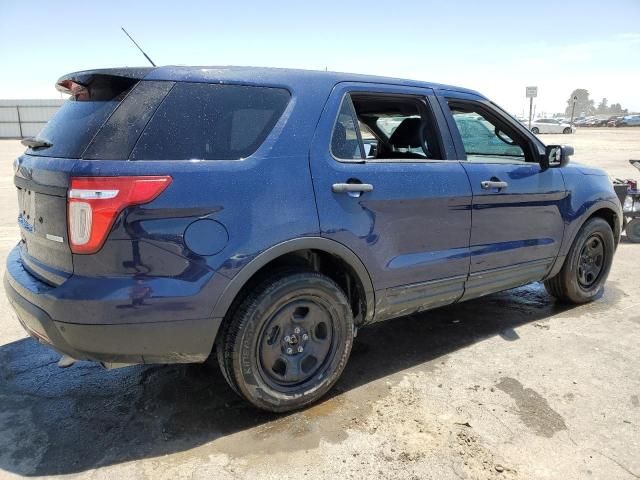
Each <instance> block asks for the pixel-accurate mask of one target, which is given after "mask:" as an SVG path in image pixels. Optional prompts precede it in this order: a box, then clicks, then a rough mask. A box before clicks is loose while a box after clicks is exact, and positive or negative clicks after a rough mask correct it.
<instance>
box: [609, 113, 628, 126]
mask: <svg viewBox="0 0 640 480" xmlns="http://www.w3.org/2000/svg"><path fill="white" fill-rule="evenodd" d="M623 119H624V115H614V116H613V117H610V118H609V120H607V127H618V126H619V125H620V122H622V120H623Z"/></svg>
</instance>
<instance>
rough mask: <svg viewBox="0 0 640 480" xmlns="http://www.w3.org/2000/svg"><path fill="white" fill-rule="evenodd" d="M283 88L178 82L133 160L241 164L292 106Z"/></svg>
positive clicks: (155, 115) (144, 135) (141, 140)
mask: <svg viewBox="0 0 640 480" xmlns="http://www.w3.org/2000/svg"><path fill="white" fill-rule="evenodd" d="M289 99H290V94H289V92H288V91H287V90H284V89H282V88H269V87H250V86H243V85H212V84H206V83H177V84H176V85H175V86H174V87H173V88H172V89H171V91H170V92H169V93H168V94H167V96H166V97H165V99H164V101H163V102H162V104H161V105H160V106H159V107H158V109H157V110H156V113H155V114H154V116H153V118H152V119H151V121H150V122H149V124H148V125H147V127H146V128H145V130H144V132H143V133H142V135H141V136H140V139H139V140H138V143H137V144H136V147H135V148H134V149H133V152H132V153H131V159H133V160H189V159H202V160H238V159H242V158H246V157H248V156H249V155H251V154H253V153H254V152H255V151H256V150H257V149H258V147H260V145H261V144H262V142H264V140H265V139H266V138H267V136H268V135H269V133H270V132H271V130H272V129H273V127H274V126H275V124H276V122H277V121H278V119H279V118H280V116H281V115H282V112H284V109H285V108H286V106H287V103H288V102H289Z"/></svg>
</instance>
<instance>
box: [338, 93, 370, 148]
mask: <svg viewBox="0 0 640 480" xmlns="http://www.w3.org/2000/svg"><path fill="white" fill-rule="evenodd" d="M331 153H333V156H334V157H336V158H338V159H340V160H360V159H362V150H361V149H360V140H359V139H358V131H357V130H356V122H355V121H354V118H353V105H352V103H351V97H349V96H348V95H347V96H345V97H344V99H343V100H342V105H341V107H340V112H338V118H337V120H336V125H335V127H333V134H332V135H331Z"/></svg>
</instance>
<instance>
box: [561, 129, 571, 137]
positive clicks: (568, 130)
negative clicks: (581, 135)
mask: <svg viewBox="0 0 640 480" xmlns="http://www.w3.org/2000/svg"><path fill="white" fill-rule="evenodd" d="M562 133H564V134H565V135H567V134H569V133H571V128H569V127H567V128H565V129H564V130H563V131H562Z"/></svg>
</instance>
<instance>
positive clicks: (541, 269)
mask: <svg viewBox="0 0 640 480" xmlns="http://www.w3.org/2000/svg"><path fill="white" fill-rule="evenodd" d="M467 97H468V96H467ZM447 105H448V107H449V112H446V113H447V114H448V113H450V114H451V115H452V118H453V122H452V125H453V126H454V127H453V133H454V137H457V138H455V139H454V140H456V144H457V145H458V148H459V149H463V154H462V155H459V156H460V157H461V159H464V160H465V161H464V162H462V165H463V166H464V169H465V170H466V172H467V175H468V176H469V181H470V183H471V188H472V191H473V210H472V230H471V244H470V251H471V265H470V271H469V280H468V282H467V285H466V291H465V298H471V297H475V296H480V295H484V294H487V293H491V292H495V291H499V290H504V289H506V288H510V287H514V286H518V285H522V284H525V283H529V282H532V281H537V280H540V279H542V278H543V277H544V276H545V275H546V273H547V272H548V271H549V270H550V269H551V267H552V265H553V262H554V261H555V259H556V256H557V255H558V252H559V249H560V244H561V242H562V236H563V233H564V222H563V220H562V216H561V213H560V209H561V204H562V202H564V201H565V199H566V197H567V192H566V191H565V186H564V180H563V177H562V173H561V171H560V170H559V169H557V168H547V169H543V168H542V167H541V166H540V164H539V163H538V159H539V152H540V149H539V146H538V145H536V144H535V143H533V140H532V139H531V138H528V137H527V134H526V133H525V132H523V131H521V130H520V129H519V128H518V126H517V125H516V124H515V122H514V121H512V120H510V119H509V118H508V117H507V116H506V115H504V114H503V113H502V112H501V111H500V110H498V109H496V108H494V107H493V106H492V105H491V104H489V103H488V102H486V101H481V100H477V101H475V100H470V99H469V98H448V99H447Z"/></svg>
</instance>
